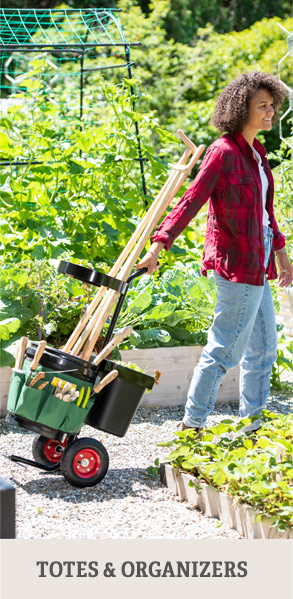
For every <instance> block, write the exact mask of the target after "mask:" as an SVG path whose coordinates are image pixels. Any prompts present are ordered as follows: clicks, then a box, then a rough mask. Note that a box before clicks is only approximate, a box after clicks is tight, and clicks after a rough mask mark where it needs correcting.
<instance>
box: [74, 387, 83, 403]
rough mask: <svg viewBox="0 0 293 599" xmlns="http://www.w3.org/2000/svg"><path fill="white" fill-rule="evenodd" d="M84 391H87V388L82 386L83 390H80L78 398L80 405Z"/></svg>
mask: <svg viewBox="0 0 293 599" xmlns="http://www.w3.org/2000/svg"><path fill="white" fill-rule="evenodd" d="M84 391H85V389H84V387H82V388H81V390H80V392H79V396H78V400H77V402H76V405H77V406H80V404H81V402H82V399H83V396H84Z"/></svg>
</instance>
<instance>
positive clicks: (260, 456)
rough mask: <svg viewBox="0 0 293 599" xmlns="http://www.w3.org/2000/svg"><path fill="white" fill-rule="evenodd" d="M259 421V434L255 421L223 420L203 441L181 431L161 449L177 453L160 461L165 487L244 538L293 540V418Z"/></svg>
mask: <svg viewBox="0 0 293 599" xmlns="http://www.w3.org/2000/svg"><path fill="white" fill-rule="evenodd" d="M253 420H257V423H256V424H259V425H260V426H259V428H258V430H257V431H256V432H254V433H251V432H250V427H251V424H252V420H250V419H249V418H245V419H242V420H238V419H227V418H226V419H223V420H222V421H221V422H220V423H219V424H218V425H217V426H212V427H210V428H208V427H207V428H205V429H204V430H203V432H202V433H201V434H200V435H198V433H197V432H196V431H195V430H194V429H187V430H185V431H177V432H176V433H175V438H174V439H172V440H171V441H167V442H162V443H159V446H160V447H169V448H172V451H171V453H169V455H167V456H166V457H165V458H161V460H160V461H161V465H160V474H161V481H162V482H163V483H164V484H165V485H166V486H167V487H168V488H170V489H171V490H172V491H173V493H175V494H176V495H178V496H179V497H180V499H181V500H185V501H188V503H190V504H191V505H193V506H194V507H196V508H198V509H200V510H202V511H203V512H204V513H206V514H207V515H208V516H211V517H214V518H219V519H220V520H222V521H223V522H225V523H227V524H228V525H229V526H231V528H235V529H236V530H237V531H238V532H239V533H240V534H241V535H242V536H243V537H246V538H248V539H251V538H253V539H254V538H256V539H265V538H268V539H271V538H274V539H276V538H285V539H289V538H293V505H292V499H293V435H292V431H293V414H287V415H282V414H275V413H273V412H269V411H268V410H263V411H262V412H261V414H259V415H256V416H255V417H254V418H253ZM253 426H256V425H255V424H254V425H253ZM164 464H165V466H164Z"/></svg>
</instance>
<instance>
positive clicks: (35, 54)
mask: <svg viewBox="0 0 293 599" xmlns="http://www.w3.org/2000/svg"><path fill="white" fill-rule="evenodd" d="M119 12H120V10H119V9H107V8H100V9H97V8H90V9H52V10H49V9H46V10H42V9H35V10H33V9H7V8H4V9H0V22H1V35H0V50H1V59H0V77H1V97H2V100H1V106H2V109H4V110H5V108H7V107H9V106H13V105H17V103H20V102H21V99H22V98H23V96H25V101H26V103H27V106H28V109H29V110H31V111H32V112H33V101H32V102H31V104H30V98H31V97H32V89H33V91H35V90H37V91H38V93H39V94H43V98H44V104H45V102H50V103H52V104H54V105H55V106H56V110H59V113H60V114H61V117H62V119H63V121H66V119H67V125H68V129H67V130H68V131H70V127H71V128H72V127H73V128H74V127H76V126H79V128H80V129H82V128H84V127H86V126H91V124H93V123H95V122H97V119H99V118H101V113H102V109H101V106H102V104H103V98H102V96H101V94H100V93H99V89H98V88H97V87H98V86H97V85H96V86H95V84H96V83H97V81H100V74H101V72H105V71H106V72H107V71H108V70H109V71H111V70H112V69H119V70H120V71H121V73H123V74H124V75H126V77H127V78H128V79H129V80H131V79H132V66H133V65H134V63H133V62H131V58H130V48H131V47H132V46H140V45H141V43H140V42H129V41H128V40H126V38H125V35H124V32H123V29H122V27H121V24H120V21H119V16H118V13H119ZM66 90H67V92H68V90H70V93H71V97H70V100H69V101H68V94H67V97H66V100H65V99H64V95H65V91H66ZM130 91H131V95H134V88H133V86H132V85H131V88H130ZM65 104H66V106H65ZM98 107H100V110H97V108H98ZM132 107H133V108H134V103H133V105H132ZM38 119H40V115H38ZM134 127H135V133H136V137H137V146H138V160H139V162H140V171H141V177H142V184H143V189H144V193H146V187H145V180H144V165H143V158H142V152H141V144H140V137H139V128H138V123H137V122H135V123H134ZM38 163H39V162H38V161H30V164H38ZM0 164H1V165H2V166H8V165H12V164H14V165H15V166H22V165H27V164H28V162H27V160H25V159H24V160H17V161H15V162H11V161H10V162H9V163H8V162H7V161H5V160H4V161H1V162H0Z"/></svg>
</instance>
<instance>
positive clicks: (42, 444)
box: [32, 435, 63, 466]
mask: <svg viewBox="0 0 293 599" xmlns="http://www.w3.org/2000/svg"><path fill="white" fill-rule="evenodd" d="M50 442H52V443H53V444H57V452H56V453H58V454H59V453H60V458H59V459H50V457H48V451H46V446H47V447H48V443H50ZM59 447H62V443H60V442H57V441H54V440H53V439H48V437H45V436H44V435H35V436H34V440H33V444H32V454H33V458H34V460H35V461H36V462H40V463H41V464H48V465H49V466H53V464H57V463H58V462H60V460H61V457H62V453H63V452H62V451H60V450H59Z"/></svg>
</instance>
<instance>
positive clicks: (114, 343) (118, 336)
mask: <svg viewBox="0 0 293 599" xmlns="http://www.w3.org/2000/svg"><path fill="white" fill-rule="evenodd" d="M130 333H132V327H125V329H123V330H122V331H120V332H119V333H117V334H116V335H115V336H114V337H113V339H111V341H109V343H107V345H106V346H105V347H104V349H102V351H101V352H100V353H99V354H98V355H97V356H96V358H95V359H94V360H93V364H94V365H95V366H97V365H98V364H100V362H101V361H102V360H103V359H104V358H106V357H107V356H108V354H109V353H110V352H111V351H112V350H113V349H114V347H116V346H117V345H119V343H121V341H123V339H125V337H127V336H128V335H130Z"/></svg>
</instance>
